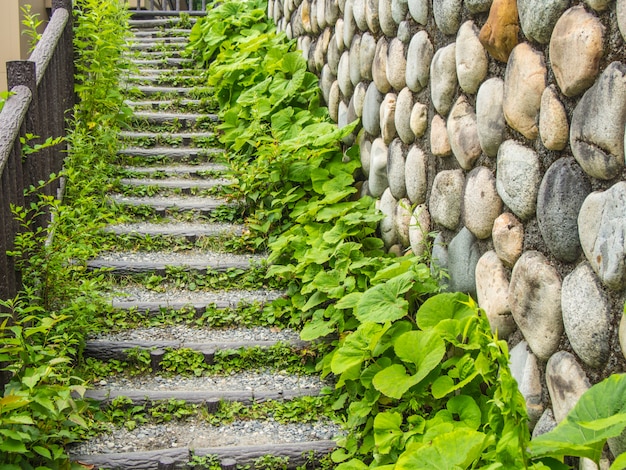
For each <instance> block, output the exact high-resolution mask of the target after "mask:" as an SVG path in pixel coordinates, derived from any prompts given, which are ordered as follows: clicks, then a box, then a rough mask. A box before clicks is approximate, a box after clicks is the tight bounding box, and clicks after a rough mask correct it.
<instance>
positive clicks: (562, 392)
mask: <svg viewBox="0 0 626 470" xmlns="http://www.w3.org/2000/svg"><path fill="white" fill-rule="evenodd" d="M546 383H547V385H548V393H549V394H550V399H551V400H552V411H553V413H554V419H555V420H556V422H557V423H560V422H561V421H563V420H564V419H565V417H566V416H567V414H568V413H569V412H570V410H571V409H572V408H574V406H575V405H576V403H578V399H579V398H580V397H581V396H582V394H583V393H585V392H586V391H587V390H588V389H589V388H590V384H589V380H588V379H587V375H586V374H585V371H584V370H583V369H582V367H581V366H580V364H578V362H577V361H576V357H574V355H573V354H571V353H568V352H567V351H559V352H557V353H556V354H554V355H553V356H552V357H550V359H549V360H548V363H547V364H546Z"/></svg>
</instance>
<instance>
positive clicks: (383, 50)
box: [372, 36, 391, 93]
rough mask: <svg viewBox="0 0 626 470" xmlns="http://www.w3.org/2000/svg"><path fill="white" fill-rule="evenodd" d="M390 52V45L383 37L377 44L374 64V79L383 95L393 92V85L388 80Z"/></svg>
mask: <svg viewBox="0 0 626 470" xmlns="http://www.w3.org/2000/svg"><path fill="white" fill-rule="evenodd" d="M388 52H389V44H388V43H387V39H385V37H384V36H383V37H381V38H380V39H379V40H378V42H377V43H376V52H375V54H374V62H373V63H372V79H373V80H374V83H375V84H376V88H378V90H379V91H380V92H381V93H389V92H390V91H391V84H390V83H389V80H387V54H388Z"/></svg>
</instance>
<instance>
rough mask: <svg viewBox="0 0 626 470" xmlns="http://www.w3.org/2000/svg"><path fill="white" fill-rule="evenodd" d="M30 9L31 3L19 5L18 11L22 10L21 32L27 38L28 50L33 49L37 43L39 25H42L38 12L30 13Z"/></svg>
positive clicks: (39, 36) (39, 34) (39, 35)
mask: <svg viewBox="0 0 626 470" xmlns="http://www.w3.org/2000/svg"><path fill="white" fill-rule="evenodd" d="M31 10H32V5H29V4H26V5H24V6H22V7H20V11H21V12H22V26H24V29H23V30H22V34H24V35H26V36H28V38H29V43H30V49H29V52H32V51H34V50H35V47H36V46H37V43H38V42H39V40H40V39H41V33H40V32H39V31H40V29H41V25H43V20H42V19H40V18H39V13H32V11H31Z"/></svg>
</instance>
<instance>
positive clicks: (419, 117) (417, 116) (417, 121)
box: [409, 101, 428, 137]
mask: <svg viewBox="0 0 626 470" xmlns="http://www.w3.org/2000/svg"><path fill="white" fill-rule="evenodd" d="M409 123H410V126H411V130H412V131H413V133H414V134H415V137H422V136H423V135H424V133H425V132H426V129H428V106H426V105H425V104H423V103H420V102H419V101H418V102H416V103H415V104H414V105H413V109H412V110H411V117H410V121H409Z"/></svg>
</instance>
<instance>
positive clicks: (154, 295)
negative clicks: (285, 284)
mask: <svg viewBox="0 0 626 470" xmlns="http://www.w3.org/2000/svg"><path fill="white" fill-rule="evenodd" d="M115 294H116V296H115V298H114V299H113V301H112V302H113V305H114V306H115V305H116V303H120V302H137V303H141V302H159V303H162V305H163V306H164V307H166V306H167V305H168V304H174V303H176V304H178V303H189V304H200V303H206V304H213V303H216V304H217V303H219V304H229V305H231V308H234V307H236V306H237V304H239V303H241V302H246V303H250V304H251V303H254V302H259V303H267V302H271V301H272V300H276V299H278V298H280V297H281V296H282V295H284V293H283V292H281V291H273V290H264V289H259V290H227V291H215V292H199V291H194V292H191V291H189V290H185V289H179V288H169V289H167V291H166V292H155V291H152V290H149V289H146V288H144V287H141V286H133V285H128V286H124V287H123V290H119V291H117V292H115Z"/></svg>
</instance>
